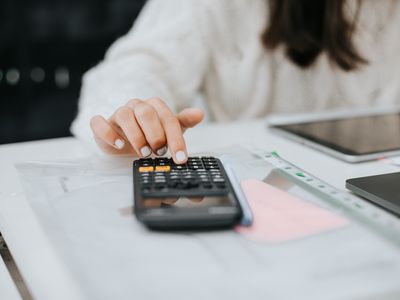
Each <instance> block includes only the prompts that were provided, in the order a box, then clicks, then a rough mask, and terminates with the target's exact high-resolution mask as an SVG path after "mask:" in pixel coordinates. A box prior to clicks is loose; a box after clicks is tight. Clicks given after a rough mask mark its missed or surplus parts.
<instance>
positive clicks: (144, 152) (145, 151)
mask: <svg viewBox="0 0 400 300" xmlns="http://www.w3.org/2000/svg"><path fill="white" fill-rule="evenodd" d="M140 153H141V154H142V156H143V157H147V156H150V154H151V149H150V147H149V146H144V147H143V148H142V149H140Z"/></svg>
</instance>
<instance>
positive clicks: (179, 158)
mask: <svg viewBox="0 0 400 300" xmlns="http://www.w3.org/2000/svg"><path fill="white" fill-rule="evenodd" d="M175 157H176V160H177V161H178V162H183V161H185V160H186V154H185V152H183V151H178V152H176V153H175Z"/></svg>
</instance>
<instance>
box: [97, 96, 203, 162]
mask: <svg viewBox="0 0 400 300" xmlns="http://www.w3.org/2000/svg"><path fill="white" fill-rule="evenodd" d="M203 116H204V114H203V112H202V111H201V110H200V109H197V108H187V109H184V110H183V111H181V112H180V113H179V114H177V115H174V114H173V113H172V111H171V110H170V109H169V108H168V106H167V105H166V104H165V103H164V101H162V100H161V99H159V98H152V99H149V100H146V101H142V100H138V99H134V100H131V101H129V102H128V103H127V104H126V105H124V106H121V107H120V108H118V109H117V110H116V111H115V113H114V114H113V115H112V116H111V117H110V118H109V119H108V120H106V119H105V118H104V117H102V116H94V117H93V118H92V119H91V121H90V127H91V128H92V131H93V133H94V138H95V140H96V143H97V145H98V146H99V147H100V148H101V149H102V150H103V151H104V152H105V153H108V154H134V155H137V156H140V157H147V156H150V155H151V154H152V153H155V154H156V155H159V156H161V155H164V154H165V153H166V152H167V150H168V148H169V149H170V152H171V155H172V157H173V159H174V161H175V162H176V163H180V164H182V163H185V162H186V161H187V157H188V155H187V150H186V145H185V141H184V139H183V132H184V131H185V130H186V129H187V128H190V127H193V126H195V125H197V124H198V123H200V122H201V121H202V119H203Z"/></svg>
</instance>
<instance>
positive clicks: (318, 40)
mask: <svg viewBox="0 0 400 300" xmlns="http://www.w3.org/2000/svg"><path fill="white" fill-rule="evenodd" d="M345 2H346V0H269V4H270V5H269V10H270V21H269V24H268V27H267V28H266V30H265V32H264V33H263V34H262V42H263V44H264V45H265V47H266V48H267V49H271V50H274V49H276V48H277V47H278V46H280V45H283V46H284V47H285V51H286V54H287V56H288V57H289V59H290V60H291V61H293V62H294V63H295V64H296V65H298V66H300V67H302V68H307V67H309V66H311V65H312V64H313V63H314V62H315V60H316V59H317V58H318V56H319V55H320V54H321V53H322V52H326V53H327V55H328V57H329V59H330V60H331V61H332V62H333V63H335V64H336V65H337V66H339V67H340V68H341V69H343V70H345V71H351V70H355V69H357V68H358V67H359V66H360V65H362V64H365V63H367V60H366V59H364V58H363V57H362V56H361V55H360V54H359V53H358V51H357V49H356V48H355V46H354V43H353V40H352V35H353V32H354V28H355V22H356V20H357V16H358V12H359V9H360V3H358V9H357V16H356V18H355V20H354V21H353V22H350V21H349V20H348V19H347V18H346V15H345Z"/></svg>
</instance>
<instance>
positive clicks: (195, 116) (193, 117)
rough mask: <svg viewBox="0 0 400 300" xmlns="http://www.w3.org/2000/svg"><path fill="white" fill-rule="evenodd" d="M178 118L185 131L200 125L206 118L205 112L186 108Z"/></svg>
mask: <svg viewBox="0 0 400 300" xmlns="http://www.w3.org/2000/svg"><path fill="white" fill-rule="evenodd" d="M176 117H177V118H178V121H179V123H180V124H181V126H182V129H183V130H185V129H186V128H191V127H193V126H196V125H197V124H199V123H200V122H201V121H202V120H203V118H204V112H203V111H202V110H201V109H199V108H185V109H184V110H182V111H181V112H180V113H178V114H177V116H176Z"/></svg>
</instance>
